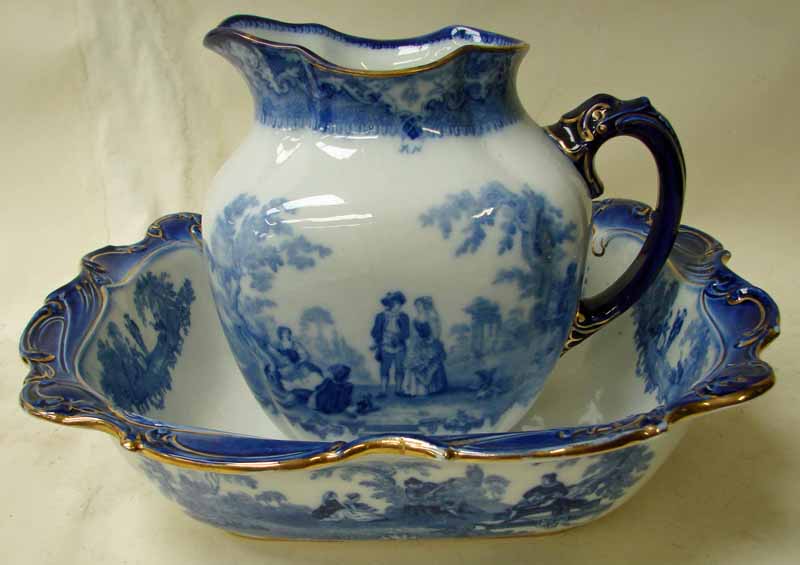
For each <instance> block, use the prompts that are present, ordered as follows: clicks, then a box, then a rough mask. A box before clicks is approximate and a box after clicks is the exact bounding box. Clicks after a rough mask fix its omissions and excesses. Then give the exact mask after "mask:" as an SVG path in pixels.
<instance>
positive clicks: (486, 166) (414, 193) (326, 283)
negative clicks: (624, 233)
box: [203, 16, 684, 439]
mask: <svg viewBox="0 0 800 565" xmlns="http://www.w3.org/2000/svg"><path fill="white" fill-rule="evenodd" d="M206 45H207V46H208V47H210V48H211V49H213V50H214V51H216V52H218V53H220V54H221V55H223V56H224V57H225V58H227V59H228V60H229V61H230V62H232V63H233V64H234V65H235V66H236V67H237V68H238V70H239V71H240V72H241V74H242V75H243V76H244V78H245V79H246V81H247V83H248V85H249V87H250V90H251V92H252V94H253V98H254V100H255V120H254V124H253V127H252V129H251V130H250V133H249V134H248V135H247V137H246V139H245V140H244V142H243V143H242V145H241V146H240V147H239V148H238V150H237V151H236V152H235V153H234V154H233V155H232V156H231V157H230V159H229V160H228V161H227V162H226V163H225V165H224V166H223V167H222V169H221V170H220V171H219V173H218V175H217V176H216V178H215V180H214V183H213V190H211V192H210V194H209V196H208V200H207V204H206V209H205V213H204V225H203V231H204V234H205V243H206V246H207V254H206V258H207V261H208V268H209V273H210V276H211V284H212V290H213V296H214V300H215V302H216V306H217V310H218V312H219V316H220V319H221V320H222V325H223V328H224V330H225V334H226V336H227V338H228V341H229V343H230V346H231V349H232V351H233V354H234V357H235V358H236V360H237V362H238V365H239V367H240V369H241V371H242V373H243V374H244V376H245V378H246V380H247V382H248V384H249V385H250V387H251V389H252V390H253V392H254V393H255V396H256V398H257V399H258V400H259V402H260V403H261V404H262V406H263V407H264V408H265V409H266V410H267V413H268V414H270V415H278V416H279V418H278V425H279V427H280V428H281V429H282V430H283V431H285V432H286V433H287V434H290V435H292V436H294V437H298V438H305V439H326V438H330V437H334V436H335V437H337V438H344V439H347V438H353V437H356V436H358V435H363V434H366V433H381V432H386V431H394V432H409V433H410V432H435V433H448V432H455V431H457V432H464V433H467V432H490V431H504V430H508V429H510V428H511V427H512V426H513V425H514V424H516V423H517V422H518V421H519V420H520V418H522V416H523V415H524V414H525V413H526V412H527V411H528V409H529V408H530V407H531V405H532V404H533V402H534V400H535V399H536V397H537V395H538V394H539V392H540V390H541V388H542V386H543V384H544V382H545V380H546V378H547V376H548V375H549V374H550V372H551V371H552V369H553V366H554V364H555V362H556V360H557V359H558V358H559V356H560V355H561V353H562V351H564V350H565V349H568V348H570V347H572V346H574V345H575V344H577V343H579V342H580V341H581V340H582V339H584V338H586V337H587V336H588V335H590V334H592V333H594V332H595V331H597V330H599V329H600V328H602V327H603V326H604V325H606V324H607V323H608V322H609V321H610V320H611V319H613V318H614V317H615V316H618V315H619V314H620V313H621V312H623V311H625V309H626V308H628V307H629V306H630V305H631V304H632V303H634V302H635V301H636V300H637V299H638V297H639V296H640V295H641V293H642V292H643V291H644V290H645V289H646V288H647V286H648V285H649V284H650V283H651V282H652V281H653V280H654V278H655V276H656V275H657V273H658V271H659V269H660V267H661V266H662V264H663V262H664V260H666V257H667V255H668V253H669V249H670V246H671V245H672V242H673V240H674V237H675V230H676V228H677V226H678V222H679V217H680V210H681V206H682V199H683V177H684V172H683V158H682V155H681V151H680V146H679V144H678V140H677V138H676V137H675V135H674V133H673V132H672V129H671V127H670V126H669V123H668V122H667V121H666V120H665V119H664V117H663V116H662V115H661V114H659V113H658V112H656V111H655V110H654V109H653V108H652V106H650V104H649V102H648V101H647V100H646V99H637V100H631V101H621V100H617V99H615V98H613V97H611V96H607V95H598V96H595V97H593V98H591V99H590V100H588V101H587V102H586V103H584V104H583V105H581V106H580V107H579V108H577V109H576V110H575V111H574V112H571V113H570V114H568V115H566V116H564V118H562V120H561V121H559V122H558V123H556V124H554V125H553V126H550V127H549V128H544V129H543V128H540V127H539V126H538V125H537V124H535V123H534V122H533V120H531V119H530V117H528V116H527V114H526V113H525V111H524V109H523V108H522V107H521V105H520V102H519V99H518V98H517V94H516V89H515V77H516V72H517V67H518V66H519V64H520V61H521V59H522V57H523V55H524V54H525V52H526V51H527V45H525V44H524V43H523V42H521V41H518V40H516V39H513V38H509V37H505V36H502V35H498V34H495V33H490V32H486V31H482V30H478V29H473V28H468V27H464V26H452V27H448V28H444V29H442V30H440V31H437V32H435V33H432V34H429V35H425V36H421V37H416V38H410V39H403V40H393V41H377V40H371V39H366V38H359V37H352V36H348V35H344V34H341V33H338V32H336V31H333V30H331V29H329V28H326V27H324V26H319V25H314V24H302V25H299V24H298V25H295V24H285V23H281V22H276V21H272V20H265V19H260V18H253V17H247V16H237V17H233V18H230V19H228V20H226V21H225V22H223V23H222V24H221V25H220V26H218V27H217V28H216V29H214V30H213V31H211V32H210V33H209V34H208V36H207V37H206ZM618 135H630V136H634V137H637V138H639V139H641V140H642V141H643V142H644V143H645V144H646V145H647V146H648V147H649V148H650V149H651V151H652V152H653V154H654V156H655V158H656V163H657V165H658V169H659V172H660V176H661V194H660V199H659V206H658V213H657V214H655V215H654V216H653V224H652V226H651V235H650V238H649V239H648V241H647V244H646V245H645V247H644V248H643V251H642V253H641V254H640V255H639V257H638V258H637V259H636V260H635V262H634V266H633V267H631V269H629V270H628V271H626V272H625V273H624V274H622V276H621V277H620V278H619V279H618V280H617V281H616V282H614V281H609V287H608V288H607V289H600V290H601V291H602V292H601V293H600V294H598V295H596V296H594V297H588V296H589V295H585V294H584V298H583V299H582V300H579V297H580V296H581V284H582V281H583V276H584V268H585V257H586V254H587V251H588V244H589V236H590V233H591V201H590V199H591V198H592V197H596V196H598V195H599V194H600V193H601V187H600V184H599V182H598V181H597V179H595V177H594V175H593V173H592V161H593V156H594V154H595V152H596V151H597V149H598V148H599V147H600V146H601V145H602V144H603V143H604V142H605V141H606V140H608V139H610V138H613V137H615V136H618Z"/></svg>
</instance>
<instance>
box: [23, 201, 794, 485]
mask: <svg viewBox="0 0 800 565" xmlns="http://www.w3.org/2000/svg"><path fill="white" fill-rule="evenodd" d="M652 214H653V210H652V209H651V208H650V207H649V206H647V205H646V204H643V203H641V202H636V201H632V200H621V199H611V200H603V201H599V202H595V203H594V212H593V216H594V220H595V222H597V224H598V225H602V224H603V223H606V222H612V221H613V222H617V223H616V224H613V225H614V226H615V227H614V230H618V231H620V232H624V233H625V234H628V235H634V236H635V237H638V238H640V239H642V240H643V239H644V237H645V235H646V233H647V229H648V225H649V224H650V222H651V220H652V218H651V216H652ZM201 229H202V228H201V216H200V215H199V214H195V213H176V214H170V215H167V216H164V217H162V218H160V219H158V220H156V221H155V222H153V224H151V225H150V227H149V228H148V229H147V232H146V234H145V237H144V239H142V240H141V241H139V242H137V243H134V244H132V245H122V246H114V245H109V246H106V247H103V248H101V249H98V250H96V251H94V252H92V253H89V254H87V255H85V256H84V257H83V259H82V261H81V269H80V273H79V274H78V276H77V277H76V278H75V279H73V280H72V281H70V282H69V283H67V284H66V285H63V286H62V287H60V288H58V289H56V290H55V291H53V292H52V293H50V294H49V295H48V297H47V298H46V300H45V304H44V306H42V307H41V308H39V309H38V310H37V311H36V313H35V314H34V315H33V317H32V318H31V320H30V322H28V324H27V325H26V327H25V329H24V331H23V333H22V336H21V339H20V354H21V356H22V360H23V361H24V362H25V363H26V364H27V365H28V367H29V371H28V374H27V376H26V377H25V380H24V383H23V387H22V390H21V392H20V403H21V405H22V408H23V409H24V410H26V411H27V412H28V413H30V414H31V415H33V416H36V417H39V418H43V419H45V420H49V421H52V422H56V423H59V424H63V425H68V426H78V427H87V428H91V429H97V430H101V431H104V432H107V433H109V434H111V435H112V436H115V437H117V438H118V440H119V442H120V444H121V445H122V447H124V448H125V449H126V450H128V451H132V452H137V453H139V454H142V455H144V456H146V457H148V458H151V459H154V460H157V461H161V462H165V463H169V464H173V465H178V466H181V467H184V468H190V469H195V470H203V471H214V472H229V473H240V472H244V471H266V470H291V469H304V468H309V467H317V466H320V465H329V464H333V463H337V462H339V461H343V460H346V459H350V458H353V457H357V456H362V455H366V454H390V455H395V456H398V455H399V456H403V455H411V456H421V457H426V458H433V459H437V460H459V461H473V462H479V461H519V460H521V459H544V458H557V457H571V456H577V455H586V454H596V453H602V452H606V451H611V450H614V449H619V448H622V447H625V446H628V445H631V444H634V443H638V442H641V441H646V440H649V439H652V438H655V437H658V436H661V435H663V434H664V433H666V432H667V431H668V430H669V429H670V428H671V426H672V424H674V423H677V422H679V421H682V420H684V419H686V418H689V417H692V416H696V415H701V414H705V413H708V412H711V411H715V410H719V409H722V408H726V407H729V406H734V405H737V404H740V403H742V402H746V401H749V400H751V399H753V398H756V397H758V396H760V395H762V394H764V393H765V392H766V391H767V390H769V389H770V388H771V387H772V386H773V384H774V383H775V373H774V370H773V369H772V367H771V366H770V365H769V364H768V363H766V362H765V361H763V360H762V359H761V355H760V354H761V351H762V350H763V349H764V347H766V346H767V345H768V344H769V343H771V342H772V340H774V339H775V338H776V337H777V336H778V334H779V331H780V330H779V312H778V307H777V305H776V304H775V302H774V301H773V300H772V298H771V297H770V296H769V295H768V294H767V293H766V292H764V291H763V290H761V289H760V288H758V287H755V286H753V285H751V284H750V283H748V282H747V281H745V280H744V279H743V278H741V277H739V276H738V275H736V274H735V273H734V272H733V271H731V270H730V269H729V268H728V267H727V265H726V263H727V260H728V259H729V258H730V253H729V252H728V251H726V250H725V249H724V248H723V246H722V245H721V244H720V243H719V242H718V241H717V240H716V239H714V238H713V237H711V236H710V235H708V234H706V233H705V232H702V231H700V230H697V229H695V228H692V227H688V226H681V228H680V230H679V237H678V240H677V241H676V246H675V248H674V250H673V252H672V255H671V256H670V260H669V261H670V264H671V265H672V267H673V268H674V269H675V271H676V272H677V273H678V274H679V276H680V277H681V278H683V279H684V280H686V281H688V282H691V283H694V284H700V285H703V290H702V293H703V299H704V307H705V309H706V311H707V313H708V314H709V315H710V316H711V319H712V320H713V321H715V322H716V323H717V329H718V330H719V334H720V338H721V340H722V343H723V346H722V350H723V351H722V355H721V358H720V360H719V362H718V363H717V364H716V366H715V367H714V369H713V370H711V371H710V372H709V373H708V374H707V375H706V377H705V378H704V379H702V380H700V381H699V382H697V383H696V384H695V385H694V386H693V387H692V389H691V390H690V391H688V392H687V393H686V394H684V395H683V396H681V397H680V398H678V399H676V400H674V401H672V402H669V403H666V404H661V403H660V404H659V405H658V406H657V407H656V408H654V409H652V410H649V411H647V412H642V413H637V414H633V415H630V416H627V417H625V418H622V419H618V420H614V421H612V422H608V423H604V424H597V425H587V426H575V427H564V428H550V429H544V430H535V431H526V432H506V433H493V434H462V435H451V436H429V435H423V434H375V435H369V436H364V437H361V438H358V439H356V440H353V441H350V442H342V441H294V440H277V439H268V438H261V437H254V436H247V435H243V434H236V433H230V432H224V431H218V430H210V429H202V428H194V427H190V426H180V425H173V424H170V423H168V422H164V421H161V420H157V419H153V418H148V417H145V416H142V415H139V414H136V413H133V412H129V411H126V410H121V409H119V408H115V407H114V406H112V405H111V403H110V402H109V401H108V400H107V399H106V398H105V397H103V396H102V395H101V394H100V393H98V392H97V391H95V390H94V389H93V388H92V387H91V386H89V385H88V384H87V383H86V382H84V381H83V379H81V378H80V376H79V375H78V372H77V370H76V364H77V354H78V352H79V351H80V350H81V346H82V345H83V344H84V343H85V341H86V340H87V339H88V337H89V336H90V335H91V332H92V329H93V328H94V326H95V323H96V322H97V321H98V320H99V319H100V316H101V314H102V312H103V311H104V305H105V303H106V302H107V301H108V291H107V289H106V287H107V286H109V285H112V284H118V283H120V282H122V281H124V280H126V278H127V277H128V276H130V274H132V273H133V272H135V271H136V270H137V269H138V267H139V266H140V265H141V264H142V263H144V262H146V261H148V260H149V259H150V258H151V257H153V256H154V254H156V253H158V252H160V251H163V250H164V249H166V248H172V247H174V246H184V247H194V248H195V249H198V250H202V231H201ZM612 236H613V234H612ZM607 244H608V240H601V241H596V240H593V242H592V252H593V253H595V254H597V255H601V254H602V253H603V252H604V251H605V247H606V245H607ZM720 317H722V318H724V322H725V324H727V325H725V326H724V327H723V326H722V325H721V323H720ZM723 330H725V331H723Z"/></svg>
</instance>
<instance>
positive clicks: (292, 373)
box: [267, 326, 324, 391]
mask: <svg viewBox="0 0 800 565" xmlns="http://www.w3.org/2000/svg"><path fill="white" fill-rule="evenodd" d="M277 333H278V340H277V343H275V344H274V345H273V344H268V345H267V350H268V353H269V355H270V357H272V360H273V361H274V362H275V366H276V369H277V371H278V375H279V378H280V381H281V384H282V385H283V388H284V389H286V390H287V391H292V390H295V389H305V390H314V389H315V388H316V387H317V386H319V385H320V384H321V383H322V381H323V379H324V377H323V375H322V369H320V368H319V367H318V366H317V365H315V364H314V363H312V362H311V360H310V356H309V354H308V350H306V348H305V347H304V346H303V344H302V343H300V342H299V341H297V340H296V339H294V336H293V335H292V330H291V329H290V328H287V327H286V326H281V327H279V328H278V332H277Z"/></svg>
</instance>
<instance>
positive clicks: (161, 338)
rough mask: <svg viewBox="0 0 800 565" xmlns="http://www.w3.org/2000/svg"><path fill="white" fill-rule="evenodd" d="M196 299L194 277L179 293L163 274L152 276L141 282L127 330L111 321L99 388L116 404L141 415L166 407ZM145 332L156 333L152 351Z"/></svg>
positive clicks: (101, 350) (102, 348) (101, 351)
mask: <svg viewBox="0 0 800 565" xmlns="http://www.w3.org/2000/svg"><path fill="white" fill-rule="evenodd" d="M194 299H195V295H194V290H193V289H192V283H191V281H189V279H185V280H184V281H183V284H182V285H181V287H180V288H177V289H176V288H175V285H174V284H173V282H172V280H171V279H170V276H169V275H168V274H167V273H163V272H162V273H160V274H158V275H156V274H154V273H152V272H147V273H145V274H144V275H141V276H140V277H139V278H138V279H137V280H136V285H135V287H134V291H133V303H134V307H135V313H134V315H132V314H130V313H126V314H124V316H123V319H124V326H125V329H124V330H123V329H121V328H120V327H119V326H118V325H117V323H116V322H113V321H112V322H109V324H108V333H107V338H106V339H101V340H99V341H98V350H97V357H98V360H99V361H100V364H101V366H102V371H101V376H100V384H101V386H102V388H103V391H104V392H105V393H106V394H108V395H109V396H111V398H112V400H113V401H114V403H115V404H116V405H117V406H119V407H121V408H124V409H126V410H137V411H140V412H144V411H146V410H148V409H150V408H163V407H164V395H165V394H166V392H167V391H168V390H170V389H171V388H172V375H171V372H172V369H173V368H174V367H175V364H176V363H177V361H178V356H179V355H180V354H181V351H182V349H183V340H184V338H185V337H186V336H187V335H188V333H189V326H190V325H191V310H190V306H191V304H192V302H194ZM142 328H150V329H151V330H153V331H154V332H155V335H156V339H155V344H154V345H153V346H152V347H150V346H148V344H147V340H146V339H145V335H144V334H143V332H142Z"/></svg>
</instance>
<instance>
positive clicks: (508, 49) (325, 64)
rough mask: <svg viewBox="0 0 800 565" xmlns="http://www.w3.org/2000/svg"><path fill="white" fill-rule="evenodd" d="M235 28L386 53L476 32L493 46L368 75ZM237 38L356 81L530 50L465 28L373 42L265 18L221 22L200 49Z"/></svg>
mask: <svg viewBox="0 0 800 565" xmlns="http://www.w3.org/2000/svg"><path fill="white" fill-rule="evenodd" d="M236 25H241V26H243V27H246V28H247V27H249V28H254V29H255V28H258V29H268V30H275V31H287V32H293V33H298V34H308V33H313V34H317V35H322V36H324V37H328V38H330V39H334V40H336V41H341V42H343V43H348V44H351V45H353V46H356V47H364V48H369V49H389V48H392V47H397V46H399V45H424V44H426V43H432V42H436V41H444V40H446V39H450V38H451V37H452V33H453V32H455V31H458V30H467V31H472V32H477V33H478V34H480V35H481V37H485V38H487V39H489V40H490V41H492V42H494V43H488V44H479V43H468V44H465V45H462V46H460V47H458V48H456V49H454V50H453V51H451V52H450V53H448V54H447V55H445V56H444V57H440V58H439V59H436V60H435V61H431V62H430V63H426V64H424V65H417V66H413V67H408V68H406V69H397V70H372V71H371V70H366V69H356V68H352V67H346V66H343V65H339V64H337V63H334V62H333V61H330V60H328V59H326V58H324V57H322V56H321V55H319V54H318V53H316V52H315V51H313V50H312V49H309V48H308V47H305V46H303V45H300V44H298V43H288V42H283V41H273V40H269V39H264V38H262V37H258V36H257V35H253V34H252V33H247V32H246V31H242V30H241V29H237V28H236V27H234V26H236ZM236 38H238V39H241V40H244V41H246V42H247V43H251V44H254V45H261V46H264V47H272V48H275V49H289V50H292V51H297V52H299V53H300V54H301V55H303V56H304V57H305V58H306V59H308V61H309V62H310V63H311V64H312V65H313V66H314V67H317V68H318V69H322V70H326V71H330V72H333V73H337V74H343V75H350V76H357V77H372V78H393V77H402V76H409V75H414V74H417V73H421V72H424V71H429V70H431V69H435V68H437V67H441V66H444V65H446V64H447V63H449V62H450V61H452V60H453V59H455V58H457V57H460V56H461V55H463V54H465V53H468V52H471V51H484V52H489V53H492V52H494V53H512V52H525V51H527V50H528V49H529V45H528V44H527V43H526V42H524V41H521V40H519V39H515V38H513V37H509V36H506V35H501V34H499V33H494V32H490V31H486V30H483V29H480V28H477V27H472V26H465V25H450V26H445V27H443V28H441V29H438V30H436V31H434V32H431V33H427V34H423V35H418V36H414V37H407V38H401V39H372V38H368V37H359V36H356V35H350V34H347V33H343V32H340V31H337V30H335V29H333V28H330V27H328V26H325V25H322V24H317V23H310V22H309V23H290V22H282V21H279V20H272V19H268V18H261V17H258V16H248V15H237V16H231V17H229V18H227V19H225V20H223V21H222V22H220V24H219V25H218V26H217V27H215V28H214V29H212V30H211V31H209V32H208V33H207V34H206V36H205V38H204V39H203V45H205V46H206V47H208V48H212V47H213V46H214V45H215V44H216V43H217V42H218V41H225V40H228V39H236Z"/></svg>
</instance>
